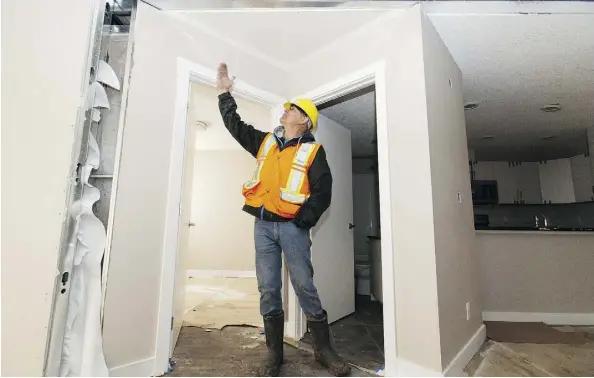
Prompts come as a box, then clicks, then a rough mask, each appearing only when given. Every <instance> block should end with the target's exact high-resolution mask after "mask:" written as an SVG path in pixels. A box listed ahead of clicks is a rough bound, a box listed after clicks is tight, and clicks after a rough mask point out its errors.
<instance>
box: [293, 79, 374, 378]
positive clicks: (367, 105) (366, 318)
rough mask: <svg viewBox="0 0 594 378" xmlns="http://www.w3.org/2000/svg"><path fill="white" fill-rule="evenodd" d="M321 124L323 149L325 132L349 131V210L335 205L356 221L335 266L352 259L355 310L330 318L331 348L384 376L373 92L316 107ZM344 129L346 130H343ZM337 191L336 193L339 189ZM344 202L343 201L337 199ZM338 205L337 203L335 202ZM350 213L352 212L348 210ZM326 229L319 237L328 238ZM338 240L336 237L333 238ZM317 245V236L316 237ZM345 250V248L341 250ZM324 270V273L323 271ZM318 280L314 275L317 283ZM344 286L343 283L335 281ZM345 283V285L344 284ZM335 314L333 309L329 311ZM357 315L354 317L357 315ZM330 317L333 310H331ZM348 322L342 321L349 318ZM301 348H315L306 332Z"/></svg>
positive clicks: (331, 158) (338, 181) (331, 154)
mask: <svg viewBox="0 0 594 378" xmlns="http://www.w3.org/2000/svg"><path fill="white" fill-rule="evenodd" d="M318 109H319V111H320V115H321V116H322V117H321V121H320V130H321V129H322V128H325V129H326V130H322V131H320V133H321V134H322V135H320V136H319V138H318V139H319V140H318V141H319V142H321V143H322V144H324V139H325V137H326V132H327V131H330V134H331V135H332V137H333V138H334V139H338V134H340V133H341V132H344V131H348V132H347V134H348V135H349V136H350V143H348V145H349V147H350V151H348V152H349V155H350V156H348V159H343V160H348V162H349V163H350V169H351V172H350V181H351V183H352V184H351V185H350V187H349V188H348V189H347V191H349V192H350V193H349V194H351V196H350V200H351V204H350V206H345V205H344V204H343V203H342V202H340V204H337V205H339V206H341V207H348V208H349V211H351V212H352V218H351V219H352V220H351V221H349V222H348V230H349V233H348V237H350V238H351V240H352V244H350V248H349V251H346V250H344V251H335V252H334V253H335V254H338V253H340V254H341V255H342V253H341V252H344V255H346V256H340V257H337V256H333V257H332V258H333V259H334V261H335V264H336V263H338V260H339V259H342V258H346V259H350V261H349V263H350V264H346V263H344V262H340V265H341V266H347V265H348V267H349V273H348V274H350V280H346V279H344V278H342V281H344V282H345V284H346V285H348V283H347V282H349V283H350V285H351V287H350V288H351V290H349V294H348V295H350V296H352V298H351V299H352V300H351V302H352V303H353V304H354V306H353V307H352V309H351V311H352V312H351V311H348V312H349V313H346V312H342V313H340V314H338V315H333V314H330V313H329V319H330V320H331V321H332V320H333V319H336V318H337V317H338V319H336V320H335V321H333V322H332V323H331V325H330V327H331V330H332V336H333V344H334V347H335V349H336V351H337V352H338V353H339V354H340V355H341V356H342V357H344V358H345V359H346V360H347V361H348V362H349V363H351V364H353V365H355V366H358V367H359V368H362V369H364V370H370V371H380V370H382V369H383V367H384V363H385V359H384V352H383V351H384V329H383V305H382V268H381V245H380V244H381V231H380V203H379V202H380V201H379V175H378V156H377V122H376V106H375V86H374V85H369V86H367V87H364V88H361V89H359V90H356V91H353V92H350V93H348V94H346V95H344V96H341V97H339V98H336V99H334V100H331V101H328V102H325V103H322V104H318ZM339 129H343V130H339ZM332 147H334V146H331V150H330V151H328V152H327V155H328V163H329V165H330V167H331V169H333V176H334V188H333V197H334V196H340V191H341V188H340V186H341V185H344V184H345V183H346V182H347V181H349V180H344V178H343V177H341V174H343V172H339V171H340V167H339V166H337V164H338V163H337V162H336V161H335V159H336V157H337V154H336V153H335V151H333V150H332ZM337 185H338V187H337ZM339 201H340V199H339ZM333 202H334V199H333ZM350 209H352V210H350ZM326 227H328V226H326V225H324V224H323V222H322V224H321V225H320V226H319V229H318V230H314V233H315V232H328V231H326V230H325V228H326ZM333 234H334V235H336V232H334V233H333ZM314 239H315V236H314ZM339 245H341V246H342V244H339ZM315 252H316V248H315V240H314V247H313V252H312V259H313V264H314V271H315V272H316V274H319V273H318V271H317V268H318V265H317V264H316V263H318V264H319V263H320V261H316V258H315ZM322 269H323V268H322ZM316 278H317V277H316V276H315V275H314V279H316ZM334 279H337V280H341V278H338V277H337V278H334ZM342 281H341V282H342ZM320 296H321V299H322V303H323V304H324V305H325V306H326V302H328V300H330V301H331V300H332V299H331V298H327V296H328V294H327V292H326V291H324V289H322V290H321V292H320ZM327 306H328V307H331V308H333V306H334V304H333V303H331V304H329V305H327ZM353 310H354V311H353ZM329 311H330V310H329ZM345 314H346V316H343V315H345ZM301 343H302V344H304V345H307V346H310V347H311V346H312V339H311V335H310V334H309V332H307V333H306V334H305V335H304V336H303V338H302V339H301Z"/></svg>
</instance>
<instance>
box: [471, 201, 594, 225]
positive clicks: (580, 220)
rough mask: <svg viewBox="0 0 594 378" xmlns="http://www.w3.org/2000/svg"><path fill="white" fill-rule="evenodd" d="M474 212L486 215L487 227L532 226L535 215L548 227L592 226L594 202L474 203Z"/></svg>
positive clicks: (593, 221)
mask: <svg viewBox="0 0 594 378" xmlns="http://www.w3.org/2000/svg"><path fill="white" fill-rule="evenodd" d="M474 214H475V216H476V215H488V216H489V227H533V226H534V225H535V219H534V217H535V216H539V217H542V216H543V215H544V216H545V217H546V218H547V220H548V224H549V227H562V228H594V202H581V203H568V204H551V205H544V204H537V205H513V204H510V205H506V204H499V205H475V206H474Z"/></svg>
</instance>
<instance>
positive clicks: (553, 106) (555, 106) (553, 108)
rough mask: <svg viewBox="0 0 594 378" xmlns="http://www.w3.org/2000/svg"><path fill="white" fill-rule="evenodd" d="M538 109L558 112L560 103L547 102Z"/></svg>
mask: <svg viewBox="0 0 594 378" xmlns="http://www.w3.org/2000/svg"><path fill="white" fill-rule="evenodd" d="M540 110H542V111H543V112H547V113H553V112H558V111H559V110H561V105H559V104H549V105H545V106H543V107H541V108H540Z"/></svg>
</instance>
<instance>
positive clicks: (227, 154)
mask: <svg viewBox="0 0 594 378" xmlns="http://www.w3.org/2000/svg"><path fill="white" fill-rule="evenodd" d="M195 158H196V160H195V162H194V186H193V188H192V191H193V197H192V221H193V222H194V223H196V226H195V227H193V228H192V230H191V232H190V248H189V252H190V256H189V257H188V259H186V261H187V262H188V264H187V269H188V270H236V271H255V270H256V268H255V265H254V264H255V250H254V217H252V216H250V215H249V214H247V213H245V212H243V211H242V210H241V207H242V206H243V203H244V200H245V199H244V198H243V196H242V195H241V185H242V184H243V183H244V182H245V181H247V180H248V179H249V178H250V177H251V175H252V174H253V171H254V166H255V163H254V158H252V156H251V155H249V154H247V153H246V152H245V151H237V150H219V151H200V150H199V151H196V156H195ZM221 167H225V168H224V169H223V168H221Z"/></svg>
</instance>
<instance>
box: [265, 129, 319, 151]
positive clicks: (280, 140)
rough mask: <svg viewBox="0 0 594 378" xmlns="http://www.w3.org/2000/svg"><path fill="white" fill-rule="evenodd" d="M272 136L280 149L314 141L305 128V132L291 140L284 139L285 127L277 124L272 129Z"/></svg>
mask: <svg viewBox="0 0 594 378" xmlns="http://www.w3.org/2000/svg"><path fill="white" fill-rule="evenodd" d="M274 137H275V139H276V143H277V145H278V148H279V149H280V150H282V149H284V148H286V147H289V146H294V145H297V144H299V143H311V142H315V141H316V139H315V138H314V136H313V134H312V132H311V131H310V130H307V131H306V132H305V134H303V135H301V136H300V137H296V138H293V139H291V140H286V139H285V128H284V127H283V126H278V127H276V128H275V129H274Z"/></svg>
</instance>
